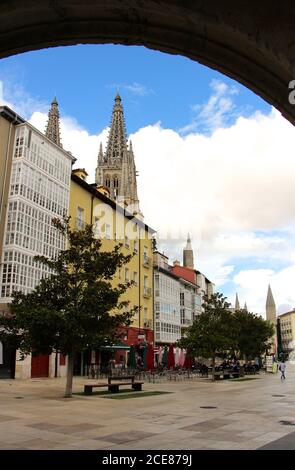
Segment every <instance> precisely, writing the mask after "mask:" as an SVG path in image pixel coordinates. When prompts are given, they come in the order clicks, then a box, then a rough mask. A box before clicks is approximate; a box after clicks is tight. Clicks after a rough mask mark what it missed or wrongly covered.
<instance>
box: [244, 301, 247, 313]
mask: <svg viewBox="0 0 295 470" xmlns="http://www.w3.org/2000/svg"><path fill="white" fill-rule="evenodd" d="M244 310H245V312H248V307H247V304H246V302H245V305H244Z"/></svg>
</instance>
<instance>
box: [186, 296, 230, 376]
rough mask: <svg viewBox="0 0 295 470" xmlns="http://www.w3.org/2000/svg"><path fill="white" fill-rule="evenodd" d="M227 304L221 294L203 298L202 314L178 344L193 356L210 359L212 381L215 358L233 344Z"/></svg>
mask: <svg viewBox="0 0 295 470" xmlns="http://www.w3.org/2000/svg"><path fill="white" fill-rule="evenodd" d="M229 305H230V304H229V303H228V302H226V297H223V295H222V294H220V293H218V292H217V293H216V294H213V295H212V296H211V297H210V298H209V297H205V299H204V303H203V305H202V307H203V312H202V313H201V314H200V315H198V316H197V317H196V319H195V321H194V322H193V324H192V326H191V327H189V328H188V331H187V334H186V337H184V338H182V339H181V340H180V342H179V345H180V347H185V348H188V349H189V350H190V351H191V352H192V353H193V354H194V355H195V356H202V357H206V358H211V359H212V364H213V374H212V379H213V380H214V370H215V358H216V354H217V353H226V352H227V351H228V350H230V349H231V348H232V346H233V344H234V343H235V336H234V335H235V328H234V322H233V316H232V314H231V313H230V311H229V310H228V309H229Z"/></svg>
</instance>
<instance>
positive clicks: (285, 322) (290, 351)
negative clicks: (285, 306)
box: [279, 308, 295, 360]
mask: <svg viewBox="0 0 295 470" xmlns="http://www.w3.org/2000/svg"><path fill="white" fill-rule="evenodd" d="M279 320H280V331H281V340H282V349H283V353H284V354H285V356H286V357H288V358H289V359H291V360H294V359H295V308H294V309H293V310H291V311H290V312H286V313H283V314H281V315H280V316H279Z"/></svg>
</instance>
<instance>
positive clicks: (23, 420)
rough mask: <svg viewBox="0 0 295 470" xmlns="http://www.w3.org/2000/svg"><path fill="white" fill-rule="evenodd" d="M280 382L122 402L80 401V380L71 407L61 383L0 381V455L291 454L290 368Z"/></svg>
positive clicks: (180, 385) (183, 390)
mask: <svg viewBox="0 0 295 470" xmlns="http://www.w3.org/2000/svg"><path fill="white" fill-rule="evenodd" d="M286 376H287V379H286V380H285V381H281V380H280V376H279V374H276V375H273V374H265V373H261V374H260V375H258V376H247V377H246V378H245V379H250V378H251V379H252V380H237V381H233V380H231V381H218V382H215V383H212V382H211V381H210V380H208V379H202V378H198V379H193V380H189V381H188V380H187V381H181V382H165V383H155V384H154V383H145V384H144V386H143V389H144V391H162V392H163V391H166V392H172V393H170V394H159V395H153V396H142V397H135V396H134V397H133V398H132V394H133V393H134V394H136V392H129V393H128V396H129V397H130V398H127V399H109V398H105V395H104V396H102V395H99V394H94V395H92V396H84V395H82V394H79V392H81V391H82V390H83V385H84V384H85V383H87V382H88V383H91V382H93V381H91V382H90V381H89V380H88V379H85V378H75V379H74V391H75V392H76V393H77V394H75V395H74V397H73V398H72V399H65V398H63V392H64V383H65V382H64V379H31V380H0V448H1V449H75V450H77V449H83V450H84V449H89V450H90V449H105V450H109V449H110V450H112V449H120V450H122V449H126V450H128V449H145V450H149V449H164V450H165V449H167V450H168V449H174V450H175V449H183V450H187V449H259V448H265V449H295V365H292V364H289V363H288V364H287V372H286ZM253 377H254V378H253ZM100 393H101V392H100ZM139 393H140V392H139ZM125 396H126V395H125Z"/></svg>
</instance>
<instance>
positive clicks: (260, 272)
mask: <svg viewBox="0 0 295 470" xmlns="http://www.w3.org/2000/svg"><path fill="white" fill-rule="evenodd" d="M117 91H119V92H120V94H121V96H122V100H123V106H124V111H125V120H126V128H127V133H128V134H132V141H133V148H134V150H135V158H136V166H137V169H138V171H139V177H138V187H139V188H138V189H139V198H140V201H141V208H142V210H143V213H144V215H145V217H146V222H147V223H148V224H150V225H151V226H152V227H153V228H155V229H156V230H158V231H159V232H162V233H164V235H163V236H162V238H160V239H159V248H160V249H165V250H166V254H167V255H169V256H170V261H173V259H175V258H178V259H181V254H182V248H183V245H184V243H185V238H186V234H187V232H188V231H190V232H191V234H192V241H193V246H194V250H195V264H196V267H197V269H200V270H202V271H203V272H204V273H205V274H206V275H207V276H208V277H209V278H210V279H211V280H212V281H213V282H216V286H217V289H218V290H220V291H222V292H224V293H225V294H226V295H227V296H228V298H229V300H230V301H232V302H234V297H235V292H236V291H237V292H239V295H240V299H241V303H242V304H244V302H245V301H247V304H248V306H249V308H250V309H251V310H253V311H256V312H260V313H263V311H264V304H265V297H266V291H267V286H268V283H269V282H270V283H271V285H272V287H273V291H274V296H275V299H277V305H278V307H279V310H280V311H281V312H282V311H284V309H285V311H286V308H289V307H290V308H291V307H293V306H294V305H295V294H294V288H293V282H294V277H295V224H294V212H295V189H294V174H295V163H294V162H295V155H294V151H293V147H294V146H293V142H294V129H293V127H292V126H291V125H290V124H289V123H287V122H286V121H285V120H284V119H283V118H282V117H281V116H280V114H279V113H278V112H275V111H274V110H273V109H272V108H271V106H270V105H269V104H267V103H266V102H264V101H263V100H262V99H261V98H260V97H258V96H256V95H255V94H254V93H252V92H251V91H249V90H248V89H247V88H245V87H244V86H242V85H240V84H239V83H237V82H235V81H234V80H231V79H230V78H228V77H226V76H224V75H222V74H220V73H218V72H216V71H214V70H211V69H209V68H207V67H205V66H202V65H200V64H198V63H196V62H193V61H191V60H189V59H187V58H184V57H180V56H173V55H169V54H163V53H160V52H157V51H152V50H149V49H145V48H143V47H125V46H113V45H99V46H98V45H83V46H82V45H81V46H73V47H60V48H51V49H46V50H42V51H35V52H30V53H26V54H20V55H17V56H14V57H10V58H7V59H3V60H1V61H0V101H2V102H4V103H8V104H10V105H11V106H12V107H13V108H14V109H15V110H16V111H18V112H19V114H21V115H22V116H23V117H25V118H27V119H29V120H30V121H31V122H32V123H33V125H35V126H36V127H38V128H39V129H40V130H44V126H45V123H46V119H47V112H48V108H49V105H50V102H51V99H52V97H53V96H55V95H56V96H57V99H58V102H59V106H60V112H61V117H62V141H63V144H64V147H65V148H66V149H68V150H71V151H72V153H73V154H74V155H75V156H76V157H77V158H78V161H77V165H78V166H85V168H86V169H87V171H88V173H89V174H90V179H91V180H90V181H89V182H92V181H93V179H94V168H95V166H96V155H97V152H98V148H99V141H102V142H103V144H104V145H105V143H106V137H107V129H106V128H107V126H108V125H109V122H110V117H111V111H112V107H113V99H114V96H115V94H116V93H117ZM278 156H279V158H278ZM176 229H177V231H178V235H177V236H174V238H172V240H168V239H167V236H166V235H165V233H166V234H167V233H168V232H169V233H170V232H171V231H172V232H173V231H174V232H175V233H176Z"/></svg>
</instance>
